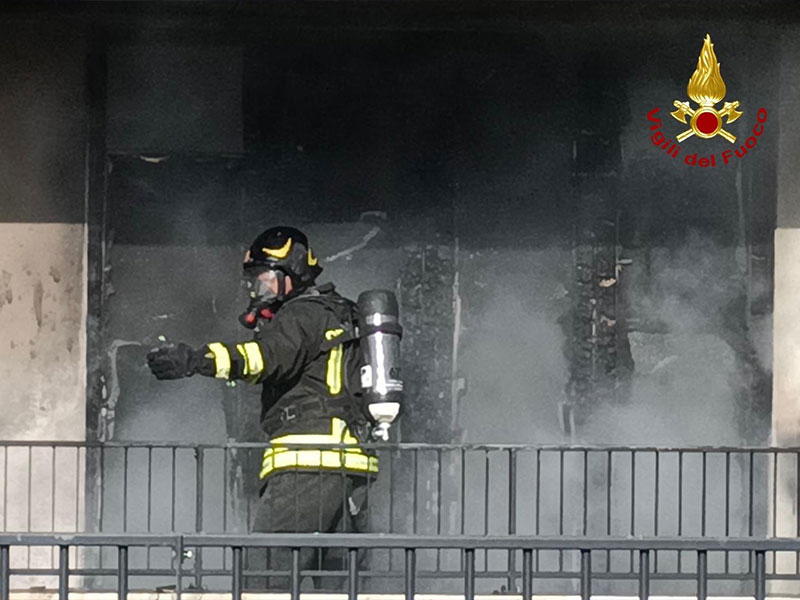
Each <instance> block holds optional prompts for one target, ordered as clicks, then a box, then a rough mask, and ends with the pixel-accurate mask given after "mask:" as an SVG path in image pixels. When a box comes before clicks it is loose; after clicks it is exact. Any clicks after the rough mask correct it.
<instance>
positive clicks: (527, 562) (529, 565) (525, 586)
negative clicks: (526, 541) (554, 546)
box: [522, 548, 533, 600]
mask: <svg viewBox="0 0 800 600" xmlns="http://www.w3.org/2000/svg"><path fill="white" fill-rule="evenodd" d="M532 596H533V550H531V549H529V548H526V549H524V550H523V551H522V600H531V597H532Z"/></svg>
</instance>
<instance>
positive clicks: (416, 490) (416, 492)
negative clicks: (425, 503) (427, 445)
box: [412, 448, 419, 533]
mask: <svg viewBox="0 0 800 600" xmlns="http://www.w3.org/2000/svg"><path fill="white" fill-rule="evenodd" d="M418 495H419V448H414V502H413V508H414V510H413V517H412V519H413V529H412V531H413V532H414V533H417V509H418V508H419V507H418V506H417V503H418V501H419V500H418V498H417V496H418Z"/></svg>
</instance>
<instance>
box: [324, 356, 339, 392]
mask: <svg viewBox="0 0 800 600" xmlns="http://www.w3.org/2000/svg"><path fill="white" fill-rule="evenodd" d="M325 382H326V383H327V384H328V391H329V392H330V393H331V395H333V396H335V395H336V394H338V393H340V392H341V391H342V345H341V344H339V345H338V346H336V347H335V348H331V353H330V355H329V356H328V372H327V373H326V375H325Z"/></svg>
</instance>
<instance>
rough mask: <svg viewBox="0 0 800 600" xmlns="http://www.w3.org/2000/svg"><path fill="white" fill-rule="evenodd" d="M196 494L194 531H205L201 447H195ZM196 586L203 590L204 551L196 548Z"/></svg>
mask: <svg viewBox="0 0 800 600" xmlns="http://www.w3.org/2000/svg"><path fill="white" fill-rule="evenodd" d="M194 457H195V480H194V482H195V492H194V494H195V495H194V530H195V531H196V532H197V533H200V532H201V531H203V483H204V475H205V452H204V451H203V448H202V447H201V446H195V449H194ZM194 586H195V588H196V589H198V590H200V589H202V588H203V549H202V548H195V554H194Z"/></svg>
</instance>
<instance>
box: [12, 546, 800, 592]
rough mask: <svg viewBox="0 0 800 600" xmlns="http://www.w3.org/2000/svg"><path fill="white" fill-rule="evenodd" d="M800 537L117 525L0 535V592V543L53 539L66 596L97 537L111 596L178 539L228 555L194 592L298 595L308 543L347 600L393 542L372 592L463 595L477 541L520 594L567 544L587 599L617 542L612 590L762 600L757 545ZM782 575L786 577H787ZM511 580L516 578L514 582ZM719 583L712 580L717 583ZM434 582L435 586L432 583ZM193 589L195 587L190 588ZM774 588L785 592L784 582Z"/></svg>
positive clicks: (572, 579) (168, 576)
mask: <svg viewBox="0 0 800 600" xmlns="http://www.w3.org/2000/svg"><path fill="white" fill-rule="evenodd" d="M799 544H800V540H798V539H796V538H791V539H757V538H738V539H736V538H729V539H709V538H676V537H669V538H641V539H640V538H634V539H632V538H619V537H612V538H607V537H599V538H590V537H577V538H575V537H555V538H554V537H541V536H413V535H403V534H396V535H376V534H253V535H247V536H236V535H231V534H219V535H210V534H192V535H166V534H165V535H154V534H151V535H146V534H139V535H133V534H132V535H120V534H77V535H51V534H19V535H7V534H5V535H0V599H2V600H7V599H8V598H9V590H10V589H11V587H12V586H11V585H10V578H11V577H12V576H14V575H15V574H18V573H20V571H18V570H15V569H13V568H11V567H10V561H9V555H10V550H11V549H12V548H13V547H14V546H17V545H24V546H42V545H44V546H54V547H56V548H57V549H58V557H59V560H58V565H57V568H55V569H53V570H52V573H51V574H52V575H54V576H56V577H57V581H58V584H57V586H58V596H59V600H67V598H68V594H69V592H70V589H71V587H72V588H74V587H75V586H71V585H70V577H76V576H79V575H82V574H85V573H86V572H87V570H86V569H81V568H78V567H76V566H75V565H74V560H71V559H70V551H71V550H74V549H75V548H78V547H87V546H94V547H106V548H112V549H114V550H116V556H117V561H116V564H115V565H114V567H113V569H107V571H109V574H110V575H112V576H113V578H114V580H115V585H113V586H111V587H109V588H107V589H111V590H114V589H115V590H116V591H117V593H118V595H119V596H118V597H119V598H120V600H123V599H125V598H126V597H127V596H128V593H129V591H130V589H131V588H132V587H135V586H132V585H131V580H132V579H133V578H135V577H136V576H138V575H142V574H150V573H149V572H148V571H147V570H141V569H138V570H137V569H134V568H132V567H131V564H130V552H131V550H132V549H134V548H141V547H145V548H152V547H158V548H166V549H169V550H170V551H171V553H172V556H173V557H182V556H184V553H185V549H186V548H188V547H194V548H205V549H218V550H221V551H222V552H223V553H225V554H228V555H229V556H230V561H229V563H228V564H229V565H230V566H229V567H226V568H224V569H218V570H217V572H216V575H217V578H218V583H217V585H216V586H210V587H207V588H204V589H203V590H202V591H204V592H213V591H229V592H231V593H232V600H241V598H242V593H243V591H244V590H245V589H246V588H247V586H246V581H247V577H248V576H252V575H266V576H281V577H283V578H285V582H286V583H285V584H284V587H282V588H272V589H271V590H270V591H283V592H289V594H290V597H291V598H292V599H293V600H294V599H297V598H299V597H300V591H301V584H302V580H303V578H304V577H305V576H309V575H315V573H314V572H309V571H301V570H300V568H299V564H300V553H301V552H302V551H303V550H304V549H308V548H328V549H341V550H344V551H345V556H346V557H347V558H346V564H345V565H344V568H343V569H342V571H341V572H339V573H336V575H338V576H340V578H341V589H343V590H346V592H347V595H348V598H349V599H352V600H355V599H356V598H357V596H358V594H359V592H360V591H361V589H362V582H363V581H364V580H365V579H366V578H368V577H370V576H372V574H371V573H369V572H365V571H362V570H361V567H360V561H359V560H358V553H359V551H365V550H389V551H391V550H396V551H399V552H402V553H403V557H404V560H403V565H402V568H400V569H398V570H397V571H396V572H394V573H393V574H392V577H391V578H387V577H386V574H381V577H382V583H381V587H380V591H379V593H384V594H387V593H391V594H398V593H402V594H404V595H405V598H406V599H408V600H413V598H414V595H415V594H416V593H418V592H419V591H420V583H421V582H422V581H424V580H425V579H426V578H430V577H433V576H435V577H436V578H437V579H438V581H439V582H442V581H445V580H446V579H450V580H452V581H456V582H458V583H457V587H456V589H457V592H458V593H459V594H463V596H464V598H465V599H466V600H472V599H473V598H474V597H475V595H476V594H478V593H481V589H480V587H481V586H480V583H481V579H482V574H481V573H480V572H479V571H478V570H477V568H476V556H477V553H478V552H479V551H483V552H490V551H501V552H505V553H520V554H521V560H520V565H521V567H520V569H518V570H514V571H509V572H507V573H505V575H506V576H507V577H509V578H510V579H511V580H513V581H514V582H515V584H514V585H513V587H511V588H510V591H511V593H514V594H520V593H521V595H522V598H523V599H527V598H531V596H532V595H533V594H542V593H546V592H547V588H546V587H544V586H542V585H540V582H541V580H542V579H543V578H550V577H552V575H553V574H551V573H542V572H539V571H538V570H537V569H536V568H535V562H534V556H535V553H537V552H546V551H554V552H569V553H576V554H577V556H578V560H577V562H576V567H575V568H574V569H570V570H566V571H562V572H561V573H560V575H561V577H562V578H563V579H564V580H565V581H567V582H569V583H570V584H571V588H570V589H571V590H572V591H573V592H574V593H579V594H580V597H581V598H582V599H584V600H588V599H589V598H590V596H591V595H592V593H595V592H594V586H595V584H596V583H597V581H598V580H599V579H602V580H605V581H608V580H609V577H608V576H607V574H606V573H604V572H603V571H602V570H601V571H597V570H596V568H595V566H594V565H595V561H594V557H595V555H596V554H597V553H598V552H600V553H603V552H607V551H621V552H625V553H630V554H631V555H634V556H636V564H637V569H636V571H635V572H633V573H615V574H614V576H613V578H611V579H610V580H611V581H612V582H613V583H615V584H616V585H617V587H616V591H617V593H624V594H627V595H638V596H639V597H640V598H647V597H649V596H650V595H651V594H653V589H652V588H653V587H654V586H655V585H656V584H657V583H659V582H666V583H668V584H669V585H670V588H669V589H670V590H671V591H670V595H677V593H678V592H677V588H676V587H675V585H676V583H677V584H680V583H684V584H688V585H683V586H681V587H682V589H683V590H684V591H685V590H687V589H690V590H691V591H692V592H693V593H694V594H695V595H696V597H697V598H698V600H705V599H706V598H708V596H709V594H710V593H711V587H712V586H715V585H716V584H719V583H725V582H728V581H734V582H735V583H737V584H740V590H739V591H740V593H741V594H742V595H745V596H750V597H753V598H755V600H762V599H764V598H765V597H766V593H767V584H768V582H769V583H773V584H775V583H777V582H778V581H780V580H787V578H786V577H783V576H778V575H775V574H770V573H769V572H768V570H767V568H766V556H767V553H775V552H783V551H789V552H796V551H797V549H798V545H799ZM255 548H271V549H286V550H288V551H289V552H291V561H290V566H289V568H288V569H287V570H282V571H262V572H249V571H248V569H247V568H246V566H245V558H244V556H245V555H244V551H245V550H246V549H255ZM426 550H451V551H455V552H457V553H459V554H460V556H461V557H462V560H461V563H462V566H461V567H460V568H459V569H457V570H453V571H449V572H447V573H444V574H443V573H433V572H430V571H424V570H422V569H420V566H419V563H418V561H417V557H418V555H419V554H420V552H423V551H426ZM667 551H677V552H686V553H691V554H692V555H693V556H694V563H695V568H694V570H693V572H692V574H691V577H690V578H688V579H690V580H687V578H679V577H676V576H674V575H673V576H665V575H663V574H661V575H659V574H657V573H655V572H654V570H653V568H652V563H651V556H652V555H653V554H655V553H657V552H667ZM719 552H725V553H731V552H744V553H746V554H748V555H750V556H751V559H752V560H751V563H752V565H753V569H752V570H751V571H748V572H747V573H742V574H740V576H738V577H734V576H733V575H731V574H728V575H725V576H720V575H719V574H717V575H716V576H714V574H713V573H712V572H711V570H710V568H709V557H710V556H711V555H712V554H714V553H719ZM182 565H183V561H182V560H178V559H175V560H173V562H172V566H171V567H170V568H169V569H166V570H164V571H159V573H158V574H159V575H161V576H163V577H164V581H163V582H162V583H165V584H166V583H170V584H171V585H169V586H166V585H164V586H162V587H161V588H160V589H164V588H168V589H170V590H173V591H174V592H175V593H176V595H177V597H178V598H179V599H180V597H181V595H182V594H183V593H184V592H186V591H188V590H189V589H190V588H189V587H188V586H187V585H186V582H185V578H186V576H187V573H186V572H185V571H184V569H183V566H182ZM788 579H789V580H791V578H788ZM517 583H518V585H517ZM793 585H794V588H793V589H794V592H795V593H796V592H797V591H798V590H800V583H798V582H797V581H796V580H795V581H794V584H793ZM717 587H719V586H717ZM435 589H437V590H439V591H440V592H441V591H442V589H443V586H442V585H441V584H438V586H437V587H435ZM195 591H197V590H196V589H195ZM783 593H784V594H786V593H787V592H786V591H784V592H783Z"/></svg>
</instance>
